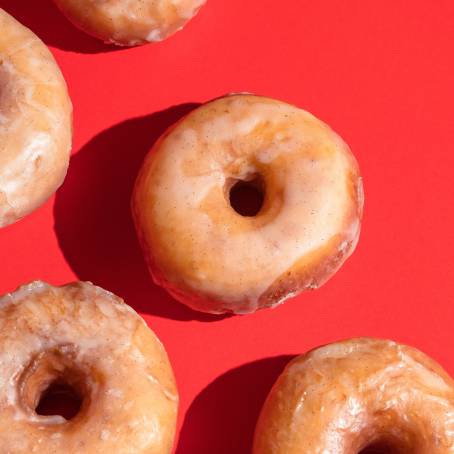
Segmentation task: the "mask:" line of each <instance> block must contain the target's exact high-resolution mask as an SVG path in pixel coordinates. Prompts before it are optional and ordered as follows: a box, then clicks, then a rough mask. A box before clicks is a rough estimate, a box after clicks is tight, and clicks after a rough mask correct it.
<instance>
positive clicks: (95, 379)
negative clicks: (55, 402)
mask: <svg viewBox="0 0 454 454" xmlns="http://www.w3.org/2000/svg"><path fill="white" fill-rule="evenodd" d="M61 382H63V383H65V384H66V385H68V386H71V387H72V388H73V389H74V390H75V391H76V392H77V393H78V395H79V396H80V397H81V398H82V400H83V403H82V407H81V410H80V411H79V413H78V414H77V415H76V416H75V417H74V418H73V419H71V420H69V421H67V420H66V419H64V418H63V417H61V416H58V415H57V416H40V415H38V414H37V413H36V412H35V408H36V406H37V404H38V402H39V399H40V396H41V395H42V394H43V392H44V391H45V390H46V388H48V386H49V385H50V384H51V383H61ZM177 405H178V394H177V390H176V386H175V381H174V377H173V373H172V370H171V366H170V364H169V361H168V358H167V355H166V352H165V350H164V348H163V346H162V344H161V343H160V342H159V340H158V339H157V338H156V336H155V335H154V334H153V333H152V331H151V330H150V329H149V328H148V327H147V326H146V324H145V322H144V321H143V320H142V318H141V317H139V316H138V315H137V314H136V313H135V312H134V311H133V310H132V309H131V308H130V307H129V306H127V305H126V304H124V302H123V301H122V300H121V299H120V298H118V297H116V296H115V295H113V294H111V293H109V292H107V291H105V290H103V289H101V288H99V287H96V286H94V285H92V284H90V283H84V282H77V283H73V284H68V285H65V286H63V287H53V286H50V285H48V284H46V283H44V282H40V281H37V282H33V283H31V284H28V285H24V286H22V287H20V288H19V289H18V290H16V291H15V292H13V293H10V294H7V295H5V296H3V297H1V298H0V451H1V452H2V454H30V453H34V452H36V453H42V454H44V453H45V454H61V453H67V454H95V453H115V454H132V453H134V454H140V453H146V454H169V453H170V452H171V448H172V443H173V437H174V432H175V424H176V414H177Z"/></svg>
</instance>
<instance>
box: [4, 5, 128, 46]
mask: <svg viewBox="0 0 454 454" xmlns="http://www.w3.org/2000/svg"><path fill="white" fill-rule="evenodd" d="M32 3H35V2H33V1H31V0H1V1H0V7H1V8H3V9H4V10H5V11H7V12H8V13H9V14H11V15H12V16H13V17H15V18H16V19H17V20H18V21H19V22H21V23H22V24H23V25H25V26H26V27H28V28H30V29H31V30H32V31H33V32H34V33H35V34H36V35H38V36H39V38H40V39H41V40H42V41H44V42H45V43H46V44H47V45H48V46H52V47H57V48H59V49H62V50H68V51H72V52H78V53H84V54H96V53H101V52H112V51H115V50H119V49H121V48H120V47H118V46H113V45H108V44H104V43H103V42H102V41H100V40H98V39H96V38H93V37H91V36H89V35H87V34H86V33H84V32H82V31H80V30H79V29H78V28H77V27H75V26H74V25H73V24H71V23H70V22H69V20H68V19H67V18H66V17H65V16H64V15H63V14H62V13H61V12H60V11H59V10H58V8H57V6H56V5H55V4H54V2H53V1H52V0H39V2H38V1H37V2H36V4H34V5H31V4H32ZM38 4H39V6H38Z"/></svg>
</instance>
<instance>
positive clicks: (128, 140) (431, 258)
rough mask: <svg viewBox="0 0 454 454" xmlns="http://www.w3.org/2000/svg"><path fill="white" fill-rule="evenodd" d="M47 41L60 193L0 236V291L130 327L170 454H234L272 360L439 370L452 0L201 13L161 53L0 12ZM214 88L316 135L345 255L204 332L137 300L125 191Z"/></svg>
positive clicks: (195, 321)
mask: <svg viewBox="0 0 454 454" xmlns="http://www.w3.org/2000/svg"><path fill="white" fill-rule="evenodd" d="M0 6H2V7H4V8H5V9H6V10H7V11H9V12H10V13H12V14H13V15H15V16H16V17H17V18H18V19H19V20H21V21H22V22H23V23H25V24H26V25H28V26H29V27H30V28H32V29H33V30H34V31H35V32H36V33H37V34H38V35H39V36H40V37H41V38H42V39H43V40H44V42H46V44H48V45H49V46H50V47H51V49H52V51H53V53H54V55H55V57H56V59H57V60H58V62H59V64H60V66H61V68H62V71H63V73H64V75H65V77H66V80H67V82H68V85H69V89H70V93H71V96H72V99H73V103H74V131H75V136H74V151H73V152H74V155H73V158H72V161H71V166H70V169H69V173H68V177H67V179H66V182H65V184H64V186H63V187H62V188H61V189H60V190H59V192H58V193H57V194H56V197H54V198H53V199H52V200H50V201H49V202H48V203H47V204H46V205H45V206H43V207H42V208H41V209H39V210H38V211H37V212H36V213H34V214H33V215H31V216H29V217H28V218H26V219H24V220H23V221H21V222H19V223H17V224H15V225H13V226H11V227H8V228H6V229H3V230H1V231H0V251H1V252H0V293H4V292H7V291H10V290H13V289H14V288H15V287H16V286H18V285H19V284H21V283H24V282H27V281H30V280H33V279H38V278H39V279H44V280H47V281H49V282H51V283H53V284H62V283H65V282H68V281H72V280H76V279H84V280H91V281H93V282H94V283H96V284H99V285H101V286H102V287H105V288H107V289H109V290H111V291H113V292H115V293H117V294H119V295H120V296H122V297H124V298H125V300H126V301H127V302H128V303H129V304H130V305H132V306H133V307H135V308H136V309H137V310H138V311H139V312H140V313H141V314H143V316H144V317H145V318H146V320H147V322H148V323H149V325H150V327H152V329H153V330H154V331H155V332H156V333H157V334H158V336H159V337H160V338H161V339H162V341H163V342H164V344H165V346H166V348H167V351H168V353H169V355H170V358H171V361H172V364H173V367H174V370H175V373H176V377H177V381H178V385H179V390H180V395H181V406H180V418H179V440H178V441H177V442H176V452H177V453H178V454H192V453H197V454H213V453H216V454H232V453H235V454H243V453H244V454H247V453H249V452H250V444H251V437H252V432H253V428H254V424H255V420H256V418H257V414H258V411H259V408H260V405H261V403H262V402H263V399H264V397H265V394H266V393H267V391H268V389H269V388H270V386H271V383H272V382H273V381H274V380H275V378H276V377H277V375H278V373H279V372H280V371H281V370H282V367H283V365H284V364H285V363H286V361H287V360H288V358H289V356H288V355H293V354H296V353H300V352H304V351H306V350H307V349H309V348H312V347H315V346H318V345H320V344H323V343H327V342H332V341H335V340H338V339H341V338H346V337H352V336H360V335H368V336H379V337H387V338H393V339H395V340H398V341H401V342H405V343H408V344H411V345H414V346H416V347H418V348H420V349H422V350H423V351H425V352H427V353H428V354H430V355H432V356H433V357H434V358H435V359H437V360H438V361H440V362H441V363H442V364H443V365H444V366H445V367H446V368H447V370H448V371H450V372H451V373H454V356H453V355H452V345H453V342H454V333H453V326H454V266H453V262H454V234H453V225H454V211H453V200H454V176H453V175H454V146H453V144H454V113H453V104H454V88H453V82H454V77H453V74H454V60H453V51H454V2H453V1H452V0H430V1H427V0H414V1H412V2H408V1H404V0H381V1H372V0H371V1H367V0H317V1H314V0H311V1H309V0H285V1H281V2H276V1H275V0H248V1H245V0H228V1H225V0H208V3H207V5H206V6H205V7H204V8H203V9H202V10H201V12H200V14H199V15H198V17H197V18H196V19H195V20H193V21H192V22H191V23H190V24H189V25H188V26H187V28H186V29H185V30H184V31H182V32H181V33H179V34H177V35H176V36H174V37H173V38H171V39H169V40H168V41H166V42H164V43H161V44H156V45H148V46H145V47H141V48H134V49H125V50H116V49H115V48H111V47H106V46H104V45H103V44H100V43H98V42H97V41H95V40H93V39H91V38H89V37H86V36H85V35H83V34H82V33H81V32H79V31H77V30H76V29H74V28H73V27H72V26H71V25H70V24H69V23H68V22H67V21H66V19H65V18H64V17H63V16H61V15H60V14H59V13H58V12H57V11H56V9H55V7H54V6H53V5H52V4H51V2H50V1H49V0H40V1H39V2H38V1H32V0H0ZM232 91H249V92H255V93H257V94H264V95H268V96H271V97H275V98H278V99H282V100H285V101H288V102H291V103H294V104H297V105H298V106H300V107H302V108H305V109H306V110H309V111H310V112H312V113H314V114H315V115H316V116H318V117H319V118H321V119H322V120H324V121H326V122H327V123H329V124H330V125H331V126H332V127H333V128H334V129H335V130H336V131H337V132H339V133H340V134H341V135H342V136H343V137H344V139H345V140H346V141H347V142H348V143H349V144H350V146H351V148H352V150H353V152H354V153H355V155H356V157H357V158H358V161H359V163H360V166H361V169H362V173H363V176H364V183H365V193H366V205H365V217H364V222H363V231H362V236H361V239H360V242H359V246H358V248H357V250H356V252H355V253H354V255H353V256H352V257H351V259H350V260H349V261H348V262H347V263H346V264H345V266H344V267H343V268H342V269H341V271H340V272H339V273H338V274H337V275H336V276H335V277H334V278H333V279H332V280H331V281H330V282H329V283H328V284H326V285H325V286H324V287H323V288H322V289H320V290H318V291H315V292H312V293H308V294H304V295H302V296H300V297H298V298H296V299H294V300H292V301H289V302H288V303H286V304H285V305H283V306H282V307H279V308H278V309H275V310H267V311H262V312H260V313H257V314H255V315H250V316H245V317H231V318H224V319H216V318H213V317H209V316H204V315H199V314H197V313H194V312H192V311H190V310H188V309H186V308H185V307H183V306H181V305H179V304H178V303H176V302H174V301H173V300H172V299H171V298H170V297H169V296H168V295H167V294H166V293H165V292H164V291H163V290H161V289H159V288H157V287H155V286H154V285H153V284H152V283H151V281H150V279H149V278H148V277H147V272H146V269H145V266H144V263H143V261H142V258H141V253H140V251H139V249H138V246H137V242H136V239H135V235H134V232H133V228H132V224H131V219H130V215H129V208H128V203H129V196H130V192H131V186H132V183H133V181H134V178H135V174H136V172H137V170H138V168H139V166H140V163H141V160H142V158H143V156H144V155H145V153H146V152H147V151H148V149H149V148H150V146H151V145H152V144H153V142H154V141H155V140H156V138H157V137H158V136H159V135H160V134H161V133H162V132H163V130H164V129H165V128H166V127H167V126H169V125H170V124H171V123H173V122H174V121H175V120H177V119H178V118H179V117H180V116H181V115H182V114H184V113H185V112H187V111H188V110H190V109H191V108H192V107H193V106H194V105H195V104H196V103H201V102H204V101H207V100H209V99H211V98H214V97H218V96H220V95H222V94H225V93H228V92H232Z"/></svg>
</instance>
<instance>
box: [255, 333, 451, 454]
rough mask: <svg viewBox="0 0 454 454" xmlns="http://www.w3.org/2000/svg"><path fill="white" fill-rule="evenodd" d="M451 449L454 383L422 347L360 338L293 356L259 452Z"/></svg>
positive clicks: (274, 395) (427, 453)
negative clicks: (421, 350) (420, 349)
mask: <svg viewBox="0 0 454 454" xmlns="http://www.w3.org/2000/svg"><path fill="white" fill-rule="evenodd" d="M363 450H368V452H374V453H375V452H377V453H380V454H451V453H453V452H454V382H453V381H452V379H451V378H450V377H449V375H448V374H447V373H446V372H445V371H444V370H443V369H442V368H441V367H440V366H439V365H438V364H437V363H436V362H435V361H433V360H432V359H430V358H429V357H427V356H426V355H425V354H423V353H421V352H420V351H418V350H416V349H414V348H411V347H407V346H405V345H400V344H397V343H394V342H391V341H386V340H376V339H368V338H362V339H352V340H348V341H344V342H339V343H335V344H331V345H327V346H324V347H321V348H318V349H316V350H313V351H311V352H309V353H307V354H306V355H303V356H300V357H298V358H296V359H295V360H293V361H292V362H291V363H290V364H289V365H288V366H287V368H286V369H285V371H284V372H283V373H282V375H281V376H280V377H279V379H278V380H277V382H276V384H275V385H274V387H273V389H272V390H271V392H270V394H269V396H268V398H267V400H266V402H265V405H264V407H263V409H262V413H261V415H260V418H259V421H258V424H257V428H256V433H255V441H254V449H253V454H303V453H304V454H358V453H360V452H362V451H363Z"/></svg>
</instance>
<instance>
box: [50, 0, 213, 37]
mask: <svg viewBox="0 0 454 454" xmlns="http://www.w3.org/2000/svg"><path fill="white" fill-rule="evenodd" d="M54 1H55V3H56V4H57V6H58V7H59V8H60V9H61V11H62V12H63V13H64V14H65V15H66V16H67V17H68V19H69V20H70V21H71V22H73V23H74V25H76V26H77V27H79V28H80V29H81V30H83V31H85V32H86V33H88V34H90V35H93V36H95V37H96V38H99V39H102V40H103V41H105V42H107V43H113V44H117V45H121V46H135V45H139V44H145V43H148V42H156V41H162V40H164V39H166V38H167V37H169V36H170V35H173V34H174V33H175V32H177V31H178V30H181V29H182V28H183V26H184V25H185V24H186V23H187V22H188V21H189V20H190V19H192V18H193V17H194V16H195V15H196V14H197V12H198V11H199V9H200V8H201V7H202V6H203V5H204V4H205V2H206V0H54Z"/></svg>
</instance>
